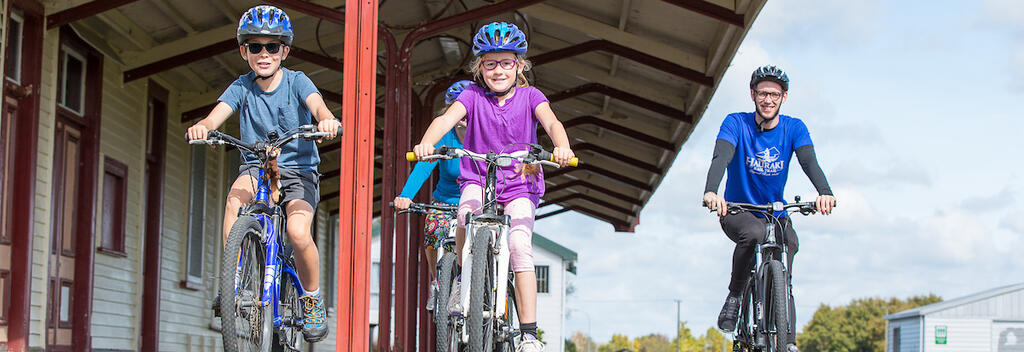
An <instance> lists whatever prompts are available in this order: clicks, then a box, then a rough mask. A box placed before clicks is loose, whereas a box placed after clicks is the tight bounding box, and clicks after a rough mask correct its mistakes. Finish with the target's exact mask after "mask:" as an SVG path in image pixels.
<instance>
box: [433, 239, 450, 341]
mask: <svg viewBox="0 0 1024 352" xmlns="http://www.w3.org/2000/svg"><path fill="white" fill-rule="evenodd" d="M453 274H455V253H452V252H445V253H444V255H442V256H441V261H440V262H439V263H438V264H437V282H438V284H437V300H436V302H437V305H436V306H434V327H435V329H434V330H435V332H436V334H437V336H436V337H437V339H436V340H437V351H438V352H444V351H448V349H449V346H450V345H449V343H450V342H451V341H450V338H451V336H449V334H450V333H451V331H450V330H449V326H448V324H449V321H450V320H451V313H450V312H448V297H449V296H450V293H451V289H452V276H453Z"/></svg>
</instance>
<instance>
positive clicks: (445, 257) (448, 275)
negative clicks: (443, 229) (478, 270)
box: [389, 202, 458, 352]
mask: <svg viewBox="0 0 1024 352" xmlns="http://www.w3.org/2000/svg"><path fill="white" fill-rule="evenodd" d="M389 205H390V206H392V207H394V206H395V203H394V202H391V203H389ZM430 211H440V212H446V213H448V214H450V215H451V218H452V221H451V223H450V224H449V225H448V231H447V236H445V238H444V239H442V240H441V246H439V247H438V248H437V250H438V254H440V255H439V256H438V258H439V259H438V261H437V282H438V285H437V295H436V296H434V299H435V300H434V302H435V306H434V307H431V308H433V312H434V326H435V329H434V331H435V336H436V340H437V341H436V344H437V349H436V351H438V352H443V351H447V350H448V347H449V346H450V342H451V341H449V340H448V339H449V336H450V335H449V324H451V316H450V314H448V308H447V303H448V297H449V296H450V293H451V289H452V279H454V278H455V275H456V273H455V270H456V269H455V253H454V252H451V251H446V250H445V248H452V247H454V246H455V230H456V228H457V227H458V224H457V223H456V222H455V214H456V213H457V212H458V207H456V206H452V205H434V204H425V203H412V204H409V208H408V209H405V210H399V211H398V213H397V214H399V215H400V214H405V213H411V214H417V215H422V216H427V215H429V214H430Z"/></svg>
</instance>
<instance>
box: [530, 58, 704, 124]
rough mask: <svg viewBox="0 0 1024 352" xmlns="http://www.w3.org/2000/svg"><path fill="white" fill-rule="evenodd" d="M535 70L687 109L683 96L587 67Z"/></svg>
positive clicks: (557, 64)
mask: <svg viewBox="0 0 1024 352" xmlns="http://www.w3.org/2000/svg"><path fill="white" fill-rule="evenodd" d="M535 70H544V71H548V70H550V71H557V72H561V73H563V74H568V75H571V76H576V77H578V78H580V79H582V80H585V81H590V82H594V83H599V84H601V85H604V86H606V87H611V88H614V89H615V90H618V91H622V92H630V94H632V95H635V96H640V97H646V98H645V100H647V101H651V102H655V103H658V104H659V105H660V106H665V107H668V108H671V109H674V110H676V111H680V112H682V111H686V107H685V106H684V104H683V103H682V101H683V99H684V97H683V96H679V95H674V94H666V92H665V90H664V89H657V88H654V87H652V86H651V85H645V84H643V83H639V82H637V81H635V80H632V79H629V78H622V77H616V76H612V75H609V74H608V72H604V71H602V70H598V69H595V68H591V67H587V66H586V65H578V64H573V63H570V62H565V61H556V62H550V63H547V64H545V65H540V66H537V67H536V68H535ZM548 76H550V75H548ZM666 117H668V118H670V119H672V120H677V121H683V119H684V117H683V116H682V115H676V116H671V115H666Z"/></svg>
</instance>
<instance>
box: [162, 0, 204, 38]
mask: <svg viewBox="0 0 1024 352" xmlns="http://www.w3.org/2000/svg"><path fill="white" fill-rule="evenodd" d="M153 4H154V5H156V8H157V9H159V10H160V12H163V13H164V15H166V16H167V17H170V18H171V21H172V22H174V24H176V25H177V26H178V27H180V28H181V29H182V30H184V31H185V33H188V35H192V34H195V33H196V27H194V26H192V24H191V23H188V21H185V15H182V14H181V12H180V11H178V9H175V8H174V5H172V4H171V3H169V2H168V1H167V0H155V1H153Z"/></svg>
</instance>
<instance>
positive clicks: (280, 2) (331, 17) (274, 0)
mask: <svg viewBox="0 0 1024 352" xmlns="http://www.w3.org/2000/svg"><path fill="white" fill-rule="evenodd" d="M266 2H269V3H271V4H274V5H277V6H281V7H286V8H289V9H294V10H296V11H298V12H301V13H304V14H306V15H309V16H313V17H316V18H319V19H322V20H326V21H331V22H334V23H337V24H340V25H343V26H344V25H345V11H341V10H335V9H333V8H330V7H327V6H320V5H317V4H314V3H311V2H306V1H299V0H266Z"/></svg>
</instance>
